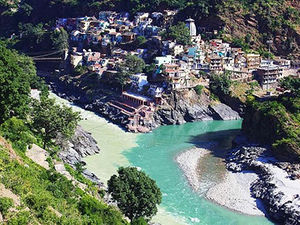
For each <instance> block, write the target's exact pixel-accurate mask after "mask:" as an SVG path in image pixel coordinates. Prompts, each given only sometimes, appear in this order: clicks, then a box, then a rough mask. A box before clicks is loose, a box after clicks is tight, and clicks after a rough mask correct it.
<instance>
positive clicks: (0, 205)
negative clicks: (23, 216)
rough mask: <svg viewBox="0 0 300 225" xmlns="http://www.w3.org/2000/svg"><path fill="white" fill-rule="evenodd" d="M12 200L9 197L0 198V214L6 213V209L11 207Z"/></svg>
mask: <svg viewBox="0 0 300 225" xmlns="http://www.w3.org/2000/svg"><path fill="white" fill-rule="evenodd" d="M13 205H14V202H13V200H12V199H11V198H6V197H3V198H0V212H1V214H2V215H6V214H7V212H8V210H9V209H10V208H11V207H13Z"/></svg>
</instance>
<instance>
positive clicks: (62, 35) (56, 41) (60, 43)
mask: <svg viewBox="0 0 300 225" xmlns="http://www.w3.org/2000/svg"><path fill="white" fill-rule="evenodd" d="M51 40H52V45H53V48H54V49H56V50H65V49H68V48H69V35H68V32H67V31H65V29H64V28H60V29H56V30H54V32H53V33H52V34H51Z"/></svg>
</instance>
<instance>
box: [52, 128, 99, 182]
mask: <svg viewBox="0 0 300 225" xmlns="http://www.w3.org/2000/svg"><path fill="white" fill-rule="evenodd" d="M63 149H64V150H62V151H61V152H59V153H58V157H59V158H60V159H62V160H63V162H64V163H67V164H69V165H70V166H72V167H73V168H74V169H76V165H77V164H78V163H81V164H85V163H84V162H83V160H82V158H84V157H86V156H89V155H94V154H97V153H99V152H100V149H99V147H98V145H97V141H96V140H95V139H94V138H93V137H92V136H91V134H90V133H88V132H86V131H85V130H83V129H82V127H80V126H78V127H77V128H76V131H75V134H74V135H73V137H72V138H71V140H70V141H68V142H67V143H65V144H64V146H63ZM82 174H83V175H84V176H85V177H86V178H88V179H90V180H91V181H93V182H95V183H96V184H100V185H102V183H101V182H100V180H99V178H98V177H97V176H96V175H95V174H93V173H91V172H90V171H88V170H87V169H85V170H84V171H83V172H82Z"/></svg>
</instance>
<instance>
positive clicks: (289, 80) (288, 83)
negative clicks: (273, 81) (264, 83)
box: [280, 76, 300, 97]
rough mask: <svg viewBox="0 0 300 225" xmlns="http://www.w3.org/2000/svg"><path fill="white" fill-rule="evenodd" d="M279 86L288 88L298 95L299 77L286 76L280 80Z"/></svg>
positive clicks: (299, 94) (299, 95)
mask: <svg viewBox="0 0 300 225" xmlns="http://www.w3.org/2000/svg"><path fill="white" fill-rule="evenodd" d="M280 86H281V87H282V88H284V89H286V90H290V91H291V93H292V94H294V95H295V96H298V97H300V79H297V78H294V77H291V76H288V77H285V78H283V79H282V80H281V81H280Z"/></svg>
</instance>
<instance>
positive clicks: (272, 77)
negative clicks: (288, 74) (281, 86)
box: [257, 66, 283, 90]
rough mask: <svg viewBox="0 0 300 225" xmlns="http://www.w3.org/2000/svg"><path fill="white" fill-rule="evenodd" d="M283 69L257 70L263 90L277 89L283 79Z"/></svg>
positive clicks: (275, 67) (262, 68) (271, 67)
mask: <svg viewBox="0 0 300 225" xmlns="http://www.w3.org/2000/svg"><path fill="white" fill-rule="evenodd" d="M282 72H283V71H282V68H281V67H279V66H268V67H260V68H258V69H257V75H258V80H259V82H260V85H261V87H262V88H263V89H265V90H267V89H269V88H276V86H277V84H278V83H277V82H278V80H279V79H280V78H281V77H282Z"/></svg>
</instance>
